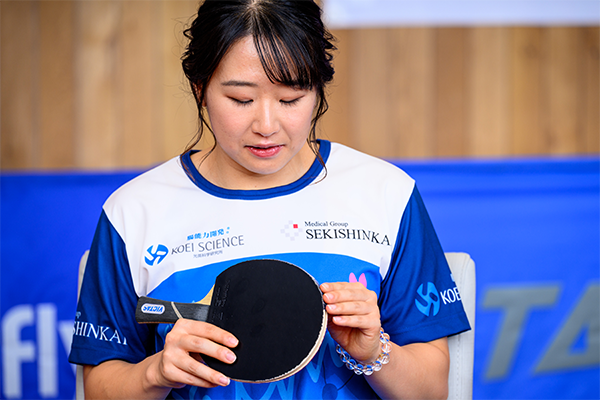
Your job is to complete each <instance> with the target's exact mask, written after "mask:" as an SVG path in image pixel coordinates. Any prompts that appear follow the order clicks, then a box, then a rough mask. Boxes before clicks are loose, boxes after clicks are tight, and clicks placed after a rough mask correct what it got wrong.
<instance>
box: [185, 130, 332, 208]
mask: <svg viewBox="0 0 600 400" xmlns="http://www.w3.org/2000/svg"><path fill="white" fill-rule="evenodd" d="M317 142H318V143H319V153H320V154H321V158H322V159H323V162H324V163H327V159H328V158H329V153H330V151H331V143H330V142H329V141H327V140H320V139H319V140H317ZM193 153H195V152H193V151H188V152H187V153H184V154H182V155H181V163H182V164H183V168H184V169H185V171H186V172H187V174H188V176H189V177H190V179H191V180H192V182H194V184H195V185H196V186H198V187H199V188H200V189H202V190H204V191H205V192H207V193H210V194H212V195H213V196H216V197H221V198H223V199H230V200H264V199H270V198H273V197H279V196H285V195H288V194H292V193H295V192H298V191H299V190H302V189H304V188H305V187H306V186H308V185H310V184H311V183H312V182H314V180H315V179H317V177H318V176H319V175H320V174H321V172H322V171H323V166H322V165H321V162H320V161H319V159H318V158H315V160H314V161H313V163H312V165H311V167H310V168H309V169H308V171H307V172H306V173H305V174H304V175H303V176H302V177H301V178H300V179H298V180H296V181H295V182H292V183H290V184H288V185H284V186H278V187H274V188H269V189H260V190H231V189H225V188H222V187H219V186H216V185H214V184H212V183H210V182H209V181H208V180H207V179H206V178H204V177H203V176H202V175H201V174H200V172H199V171H198V169H197V168H196V166H195V165H194V163H193V162H192V159H191V155H192V154H193Z"/></svg>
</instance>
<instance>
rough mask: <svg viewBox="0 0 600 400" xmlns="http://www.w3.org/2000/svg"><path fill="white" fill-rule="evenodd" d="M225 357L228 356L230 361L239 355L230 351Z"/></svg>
mask: <svg viewBox="0 0 600 400" xmlns="http://www.w3.org/2000/svg"><path fill="white" fill-rule="evenodd" d="M225 358H227V361H229V362H234V361H235V359H236V358H237V357H236V355H235V354H234V353H233V352H232V351H228V352H227V354H226V355H225Z"/></svg>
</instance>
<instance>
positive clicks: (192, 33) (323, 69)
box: [182, 0, 335, 162]
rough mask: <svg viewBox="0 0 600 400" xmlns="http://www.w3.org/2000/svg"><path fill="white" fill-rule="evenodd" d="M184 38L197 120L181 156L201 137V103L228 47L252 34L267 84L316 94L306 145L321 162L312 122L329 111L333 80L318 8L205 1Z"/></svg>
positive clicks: (307, 1) (279, 0)
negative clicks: (327, 88)
mask: <svg viewBox="0 0 600 400" xmlns="http://www.w3.org/2000/svg"><path fill="white" fill-rule="evenodd" d="M184 34H185V36H186V37H187V38H188V39H189V44H188V46H187V49H186V51H185V53H184V54H183V56H182V65H183V71H184V73H185V75H186V77H187V79H188V80H189V82H190V86H191V89H192V93H193V94H194V98H195V100H196V105H197V106H198V116H199V120H200V123H199V129H198V132H197V134H196V135H195V137H194V138H193V139H192V141H191V142H190V143H189V144H188V146H187V148H186V150H185V151H186V152H187V151H189V150H191V149H192V148H193V147H194V146H195V145H196V144H198V142H199V141H200V140H201V139H202V135H203V131H204V125H205V124H206V122H207V121H206V116H205V111H204V110H203V107H202V104H203V102H204V97H205V93H206V87H207V86H208V82H209V81H210V79H211V77H212V75H213V74H214V72H215V70H216V69H217V66H218V65H219V63H220V62H221V59H222V58H223V57H224V55H225V54H226V53H227V51H228V50H229V48H231V46H232V45H233V44H235V43H236V42H237V41H238V40H240V39H242V38H244V37H247V36H252V37H253V39H254V44H255V46H256V50H257V52H258V55H259V58H260V61H261V63H262V65H263V68H264V70H265V73H266V75H267V77H268V78H269V79H270V80H271V81H272V82H277V83H281V84H283V85H286V86H293V87H298V88H301V89H313V88H314V89H315V90H316V93H317V106H316V112H315V114H314V117H313V119H312V122H311V129H310V133H309V136H308V144H309V146H310V147H311V149H312V150H313V152H314V153H315V155H317V157H318V158H319V160H320V161H321V162H322V160H321V158H320V156H319V153H318V149H317V144H316V143H317V142H316V124H317V121H318V120H319V119H320V118H321V116H322V115H323V114H324V113H325V111H327V108H328V106H327V100H326V99H325V85H327V84H328V83H329V82H330V81H331V80H332V79H333V74H334V70H333V66H332V65H331V61H332V58H333V55H332V51H334V50H335V46H334V45H333V43H332V42H333V36H332V35H331V34H330V33H329V31H328V30H327V29H326V28H325V27H324V25H323V22H322V20H321V9H320V7H319V6H318V5H317V4H315V2H314V1H313V0H296V1H293V0H225V1H224V0H205V1H204V2H203V3H202V4H201V5H200V7H199V9H198V15H197V16H196V18H195V20H194V21H193V22H192V25H191V26H190V27H189V28H188V29H186V30H185V31H184ZM206 126H207V127H208V124H206ZM209 130H210V128H209Z"/></svg>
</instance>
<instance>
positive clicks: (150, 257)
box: [144, 244, 169, 267]
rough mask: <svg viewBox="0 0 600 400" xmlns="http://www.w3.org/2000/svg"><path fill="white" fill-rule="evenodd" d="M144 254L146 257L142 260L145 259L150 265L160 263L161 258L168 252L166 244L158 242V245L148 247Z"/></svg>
mask: <svg viewBox="0 0 600 400" xmlns="http://www.w3.org/2000/svg"><path fill="white" fill-rule="evenodd" d="M155 247H156V248H155ZM154 248H155V249H154ZM153 249H154V251H153ZM146 254H147V256H146V258H144V260H146V264H148V265H149V266H151V267H152V266H153V265H157V264H160V263H161V262H162V260H164V259H165V257H166V256H167V254H169V249H167V246H165V245H162V244H159V245H158V246H150V247H148V250H146Z"/></svg>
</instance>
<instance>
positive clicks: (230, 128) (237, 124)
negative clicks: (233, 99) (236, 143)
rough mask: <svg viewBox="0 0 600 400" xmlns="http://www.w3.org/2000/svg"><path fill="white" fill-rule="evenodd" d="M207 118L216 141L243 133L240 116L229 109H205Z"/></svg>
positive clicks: (242, 122) (242, 123) (242, 121)
mask: <svg viewBox="0 0 600 400" xmlns="http://www.w3.org/2000/svg"><path fill="white" fill-rule="evenodd" d="M207 110H208V118H209V120H210V124H211V128H212V130H213V132H214V135H215V137H216V139H217V140H218V139H219V138H220V137H234V136H236V135H240V134H241V132H243V129H244V128H243V127H244V120H243V117H242V115H241V114H240V113H239V112H236V110H233V109H232V108H231V107H224V106H223V105H221V106H220V107H213V108H212V109H211V108H207Z"/></svg>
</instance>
